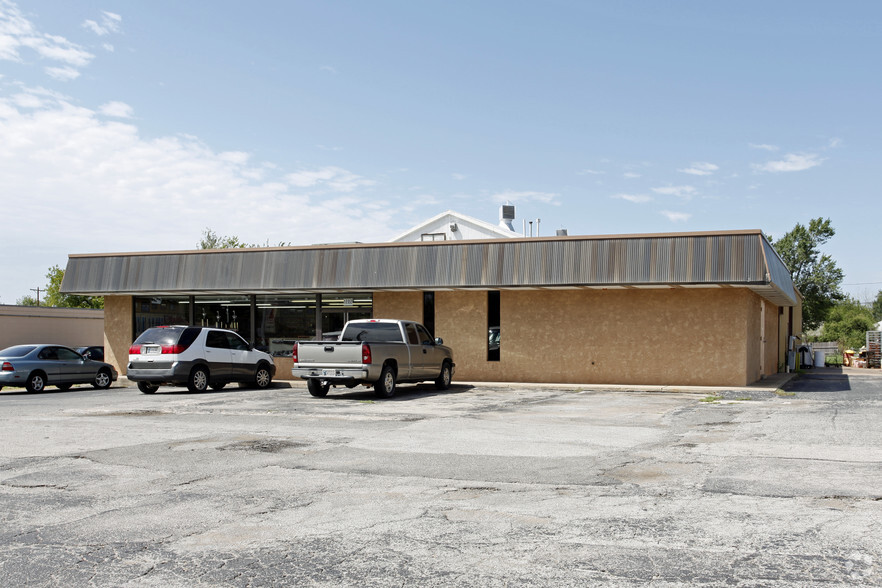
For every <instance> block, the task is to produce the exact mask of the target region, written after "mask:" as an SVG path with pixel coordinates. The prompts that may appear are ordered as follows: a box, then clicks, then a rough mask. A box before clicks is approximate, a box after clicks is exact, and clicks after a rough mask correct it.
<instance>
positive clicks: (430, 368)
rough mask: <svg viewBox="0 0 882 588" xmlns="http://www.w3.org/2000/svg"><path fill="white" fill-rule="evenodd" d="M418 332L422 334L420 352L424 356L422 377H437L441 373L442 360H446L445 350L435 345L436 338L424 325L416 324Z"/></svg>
mask: <svg viewBox="0 0 882 588" xmlns="http://www.w3.org/2000/svg"><path fill="white" fill-rule="evenodd" d="M416 329H417V333H418V334H419V336H420V348H421V349H420V353H419V355H420V356H422V358H423V359H422V363H423V372H422V377H423V378H426V379H429V378H431V379H434V378H437V377H438V375H439V374H440V373H441V362H442V361H444V357H445V356H444V352H443V351H441V350H440V349H438V346H437V345H435V338H434V337H432V335H431V333H429V331H428V330H427V329H426V327H424V326H423V325H416Z"/></svg>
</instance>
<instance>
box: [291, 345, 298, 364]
mask: <svg viewBox="0 0 882 588" xmlns="http://www.w3.org/2000/svg"><path fill="white" fill-rule="evenodd" d="M291 359H292V360H294V363H297V343H295V344H294V347H293V348H292V349H291Z"/></svg>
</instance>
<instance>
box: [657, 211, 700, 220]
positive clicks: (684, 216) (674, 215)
mask: <svg viewBox="0 0 882 588" xmlns="http://www.w3.org/2000/svg"><path fill="white" fill-rule="evenodd" d="M660 214H661V215H662V216H664V217H665V218H667V219H668V220H669V221H671V222H672V223H685V222H686V221H688V220H689V219H690V218H692V215H691V214H689V213H688V212H672V211H670V210H662V211H660Z"/></svg>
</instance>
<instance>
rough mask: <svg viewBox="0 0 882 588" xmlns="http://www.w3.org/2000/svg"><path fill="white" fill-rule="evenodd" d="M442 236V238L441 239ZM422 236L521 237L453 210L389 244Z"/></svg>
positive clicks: (462, 238)
mask: <svg viewBox="0 0 882 588" xmlns="http://www.w3.org/2000/svg"><path fill="white" fill-rule="evenodd" d="M442 234H443V235H444V237H441V235H442ZM423 235H437V239H439V240H441V239H444V240H447V241H467V240H470V239H501V238H506V237H508V238H511V237H521V236H522V235H521V234H520V233H516V232H514V231H510V230H508V229H507V228H505V227H501V226H499V225H494V224H491V223H488V222H485V221H482V220H479V219H476V218H473V217H471V216H466V215H464V214H460V213H458V212H455V211H453V210H446V211H444V212H442V213H441V214H438V215H435V216H433V217H432V218H430V219H429V220H427V221H423V222H422V223H420V224H418V225H416V226H415V227H412V228H410V229H408V230H407V231H405V232H404V233H402V234H401V235H398V236H397V237H395V238H394V239H392V240H391V241H390V242H391V243H396V242H410V241H423V240H424V239H423V238H422V236H423Z"/></svg>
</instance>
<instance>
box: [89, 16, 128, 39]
mask: <svg viewBox="0 0 882 588" xmlns="http://www.w3.org/2000/svg"><path fill="white" fill-rule="evenodd" d="M121 24H122V17H121V16H120V15H118V14H114V13H113V12H103V13H102V14H101V23H100V24H99V23H97V22H96V21H94V20H86V21H84V22H83V28H87V29H89V30H90V31H92V32H93V33H95V34H96V35H98V36H99V37H103V36H104V35H109V34H110V33H118V32H119V29H120V25H121Z"/></svg>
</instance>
